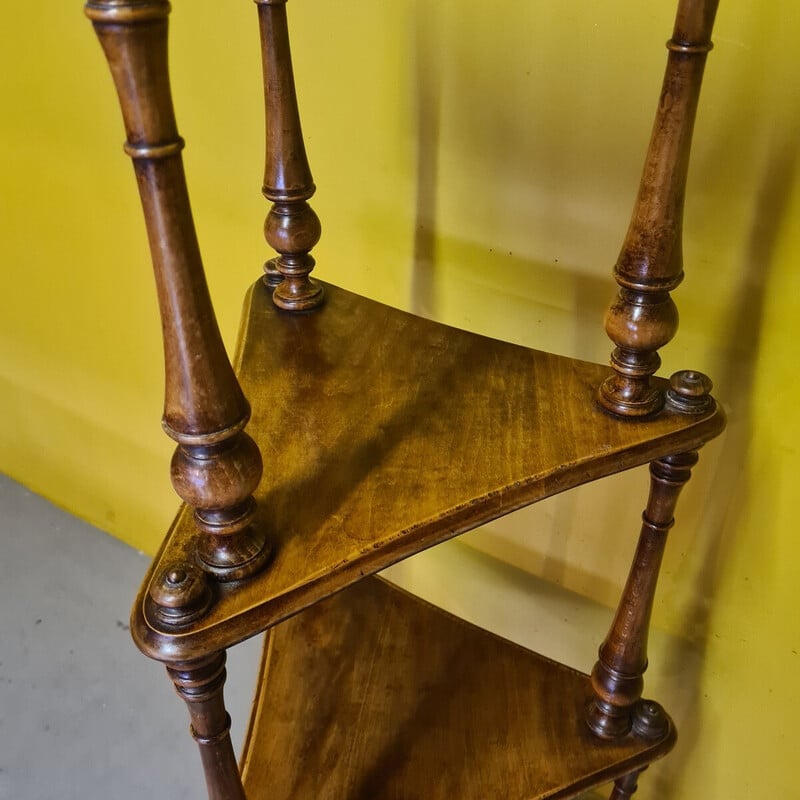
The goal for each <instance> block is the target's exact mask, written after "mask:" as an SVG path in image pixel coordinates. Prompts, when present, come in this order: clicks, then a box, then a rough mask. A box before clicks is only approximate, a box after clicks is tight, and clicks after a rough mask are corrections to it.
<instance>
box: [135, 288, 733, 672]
mask: <svg viewBox="0 0 800 800" xmlns="http://www.w3.org/2000/svg"><path fill="white" fill-rule="evenodd" d="M236 366H237V371H238V374H239V376H240V380H241V383H242V387H243V389H244V391H245V394H246V395H247V397H248V398H249V400H250V402H251V404H252V408H253V415H252V420H251V422H250V424H249V426H248V431H249V433H250V434H251V436H253V438H254V439H255V440H256V441H257V442H258V444H259V447H260V448H261V452H262V454H263V457H264V478H263V480H262V484H261V488H260V490H259V491H258V492H257V495H256V497H257V500H258V502H259V511H258V517H257V521H256V524H258V525H260V526H263V528H264V529H265V530H266V531H267V533H268V535H269V537H270V538H271V540H272V543H273V547H274V555H273V558H272V561H271V563H270V564H269V565H268V566H267V568H266V569H265V570H264V571H263V572H262V573H261V574H259V575H257V576H255V577H253V578H251V579H249V580H247V581H245V582H242V583H239V584H236V585H235V586H231V585H225V584H222V585H219V586H218V587H217V589H216V592H217V595H216V597H215V602H214V605H213V606H212V608H211V610H210V611H209V613H208V614H207V615H205V616H204V617H203V618H202V619H200V620H199V621H197V622H195V623H193V624H192V625H190V626H188V627H187V628H186V629H185V630H183V631H181V632H179V633H164V632H162V631H159V626H158V624H156V622H155V621H154V619H155V618H154V615H153V614H152V608H151V607H150V605H149V603H150V601H149V599H148V595H147V590H148V583H149V580H150V579H151V577H152V575H153V574H157V573H158V572H159V571H160V570H161V569H162V568H163V567H165V566H167V565H169V564H172V563H174V562H176V561H181V560H185V559H190V560H191V559H192V558H193V552H194V538H195V535H196V534H195V531H194V525H193V522H192V520H191V516H190V514H189V513H187V512H186V510H185V509H184V511H183V512H182V513H181V514H179V516H178V518H177V520H176V523H175V525H174V526H173V528H172V530H171V531H170V533H169V535H168V536H167V539H166V540H165V543H164V545H163V547H162V550H161V552H160V553H159V555H158V557H157V558H156V559H155V561H154V563H153V567H152V569H151V573H150V576H148V578H147V579H146V580H145V583H144V586H143V588H142V592H141V594H140V596H139V600H138V601H137V607H136V609H135V612H134V632H135V636H136V638H137V641H138V643H139V645H140V646H141V647H142V649H143V650H144V651H145V652H148V653H149V654H150V655H152V656H153V657H156V658H164V657H165V656H167V655H169V654H170V653H173V652H177V651H176V650H175V648H174V647H173V645H174V644H176V643H177V641H178V640H180V653H181V654H182V657H188V656H189V655H193V654H197V655H199V654H202V653H203V652H207V651H208V650H210V649H214V650H216V649H219V648H221V647H227V646H230V645H231V644H234V643H236V642H238V641H241V640H242V639H244V638H246V637H247V636H250V635H252V634H254V633H256V632H257V631H259V630H264V629H266V628H267V627H269V626H270V625H273V624H275V623H276V622H279V621H280V620H282V619H285V618H287V617H289V616H291V615H292V614H294V613H296V612H297V611H299V610H301V609H303V608H305V607H307V606H309V605H311V604H313V603H315V602H317V601H318V600H320V599H322V598H324V597H326V596H328V595H330V594H332V593H333V592H336V591H338V590H339V589H342V588H344V587H345V586H347V585H349V584H350V583H352V582H354V581H356V580H358V579H359V578H360V577H362V576H364V575H366V574H369V573H373V572H376V571H377V570H380V569H382V568H383V567H386V566H388V565H389V564H391V563H394V562H395V561H398V560H400V559H401V558H404V557H406V556H408V555H411V554H413V553H416V552H419V551H420V550H423V549H425V548H427V547H430V546H431V545H434V544H436V543H438V542H441V541H443V540H445V539H448V538H450V537H452V536H454V535H456V534H459V533H463V532H464V531H467V530H470V529H471V528H474V527H476V526H478V525H480V524H482V523H485V522H488V521H490V520H492V519H494V518H496V517H498V516H501V515H503V514H506V513H508V512H509V511H511V510H513V509H516V508H519V507H521V506H524V505H527V504H529V503H531V502H534V501H536V500H540V499H542V498H544V497H547V496H549V495H553V494H556V493H557V492H560V491H563V490H565V489H569V488H571V487H574V486H577V485H579V484H582V483H585V482H587V481H590V480H593V479H595V478H598V477H602V476H604V475H610V474H613V473H616V472H620V471H621V470H624V469H627V468H629V467H632V466H636V465H639V464H644V463H646V462H648V461H651V460H653V459H655V458H658V457H661V456H664V455H668V454H672V453H676V452H682V451H685V450H689V449H692V448H695V447H698V446H700V445H702V444H703V443H704V442H706V441H708V440H709V439H711V438H713V437H714V436H715V435H717V434H718V433H719V432H720V431H721V430H722V427H723V425H724V418H723V415H722V413H721V412H720V411H719V410H718V409H716V408H713V409H712V410H711V411H709V412H708V413H706V414H700V415H691V414H682V413H677V412H675V411H671V410H669V409H665V410H664V411H662V412H661V413H660V414H658V415H656V416H655V417H652V418H648V419H645V420H631V419H617V418H614V417H613V416H611V415H609V414H607V413H606V412H604V411H602V410H601V409H600V408H599V407H598V406H597V404H596V402H595V399H594V398H595V392H596V390H597V387H598V385H599V384H600V383H601V381H602V380H603V379H604V378H605V377H606V376H607V375H608V373H609V370H608V368H606V367H603V366H599V365H596V364H590V363H587V362H583V361H578V360H576V359H571V358H565V357H562V356H555V355H551V354H548V353H542V352H539V351H536V350H531V349H528V348H525V347H520V346H517V345H512V344H508V343H505V342H499V341H497V340H494V339H490V338H487V337H484V336H479V335H476V334H472V333H468V332H465V331H461V330H457V329H455V328H451V327H448V326H446V325H442V324H438V323H435V322H431V321H429V320H425V319H421V318H419V317H416V316H414V315H411V314H408V313H405V312H403V311H398V310H397V309H394V308H390V307H389V306H385V305H382V304H380V303H377V302H374V301H372V300H368V299H365V298H363V297H360V296H358V295H356V294H353V293H351V292H348V291H345V290H343V289H339V288H336V287H334V286H330V285H328V286H326V302H325V305H324V306H323V307H322V308H320V309H318V310H316V311H314V312H311V313H308V314H290V313H285V312H281V311H279V310H277V309H276V308H275V307H274V305H273V304H272V302H271V297H270V294H269V290H268V289H267V288H266V287H265V286H264V285H263V284H262V283H261V282H259V283H257V284H256V285H255V286H254V287H253V288H252V289H251V291H250V293H249V295H248V298H247V300H246V302H245V310H244V317H243V323H242V329H241V332H240V342H239V348H238V355H237V364H236ZM223 623H224V625H223Z"/></svg>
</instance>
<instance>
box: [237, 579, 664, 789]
mask: <svg viewBox="0 0 800 800" xmlns="http://www.w3.org/2000/svg"><path fill="white" fill-rule="evenodd" d="M590 696H591V689H590V685H589V678H588V676H586V675H584V674H582V673H580V672H577V671H575V670H573V669H570V668H568V667H565V666H563V665H561V664H558V663H556V662H554V661H551V660H549V659H546V658H544V657H543V656H540V655H538V654H536V653H533V652H531V651H529V650H525V649H524V648H522V647H519V646H517V645H515V644H513V643H511V642H508V641H506V640H504V639H501V638H499V637H497V636H495V635H493V634H490V633H488V632H487V631H484V630H482V629H480V628H477V627H475V626H473V625H471V624H469V623H466V622H464V621H463V620H460V619H458V618H457V617H454V616H452V615H450V614H448V613H446V612H443V611H441V610H440V609H437V608H435V607H434V606H431V605H429V604H428V603H425V602H424V601H422V600H419V599H418V598H415V597H413V596H411V595H409V594H407V593H405V592H403V591H401V590H399V589H397V588H395V587H393V586H392V585H391V584H389V583H387V582H385V581H383V580H381V579H379V578H367V579H365V580H363V581H361V582H360V583H357V584H356V585H354V586H352V587H350V588H349V589H346V590H345V591H343V592H341V593H339V594H338V595H335V596H333V597H331V598H329V599H328V600H325V601H323V602H322V603H319V604H317V605H316V606H314V607H312V608H310V609H308V610H306V611H304V612H303V613H301V614H299V615H297V616H295V617H293V618H292V619H290V620H288V621H287V622H284V623H282V624H280V625H278V626H276V627H275V628H273V629H272V630H271V631H270V632H269V633H268V638H267V643H266V646H265V651H264V662H263V664H262V672H261V677H260V681H259V688H258V691H257V695H256V701H255V707H254V711H253V718H252V720H251V727H250V731H249V733H248V737H247V741H246V743H245V749H244V754H243V756H242V772H243V778H244V783H245V788H246V790H247V797H248V799H249V800H267V798H269V800H356V799H358V800H445V799H446V800H454V798H458V800H490V798H502V799H503V800H533V798H566V797H573V796H575V795H576V794H578V793H579V792H581V791H582V790H585V789H587V788H590V787H592V786H596V785H599V784H601V783H604V782H606V781H609V780H612V779H614V778H616V777H619V776H620V775H623V774H625V773H627V772H630V771H631V770H633V769H636V768H639V767H642V766H644V765H646V764H648V763H650V762H652V761H654V760H655V759H657V758H659V757H660V756H662V755H664V754H665V753H666V752H668V751H669V750H670V748H671V747H672V745H673V744H674V741H675V734H674V729H673V728H672V727H670V730H669V732H668V733H667V735H666V736H664V737H663V738H662V739H660V740H658V741H656V742H652V741H643V740H641V739H638V738H636V737H633V736H628V737H626V738H625V739H623V740H621V741H619V742H613V743H610V742H603V741H600V740H598V739H597V738H596V737H595V736H593V734H592V733H591V732H590V731H589V729H588V728H587V726H586V724H585V722H584V709H585V706H586V703H587V702H588V700H589V698H590Z"/></svg>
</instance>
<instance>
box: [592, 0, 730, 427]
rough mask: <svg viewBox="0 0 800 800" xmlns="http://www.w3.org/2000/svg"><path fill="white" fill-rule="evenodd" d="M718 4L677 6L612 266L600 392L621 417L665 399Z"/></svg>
mask: <svg viewBox="0 0 800 800" xmlns="http://www.w3.org/2000/svg"><path fill="white" fill-rule="evenodd" d="M717 4H718V0H702V2H697V0H680V1H679V3H678V12H677V16H676V18H675V28H674V31H673V34H672V38H671V39H670V40H669V42H667V49H668V50H669V56H668V59H667V68H666V73H665V75H664V83H663V87H662V90H661V100H660V102H659V104H658V110H657V112H656V120H655V124H654V126H653V133H652V136H651V139H650V146H649V148H648V151H647V156H646V159H645V165H644V170H643V171H642V179H641V183H640V186H639V194H638V196H637V198H636V204H635V206H634V209H633V214H632V215H631V222H630V227H629V228H628V233H627V235H626V236H625V241H624V243H623V245H622V249H621V251H620V254H619V258H618V259H617V263H616V265H615V267H614V277H615V278H616V281H617V283H618V284H619V287H620V290H619V295H618V297H617V299H616V300H615V301H614V303H613V304H612V306H611V308H610V309H609V310H608V314H607V315H606V332H607V333H608V336H609V338H610V339H611V340H612V342H613V343H614V345H615V347H614V351H613V352H612V354H611V365H612V367H613V368H614V374H613V375H611V376H610V377H609V378H607V379H606V380H605V381H604V382H603V383H602V385H601V386H600V387H599V390H598V400H599V402H600V404H601V405H602V406H603V408H605V409H606V410H608V411H610V412H611V413H612V414H618V415H620V416H623V417H640V416H645V415H647V414H653V413H655V412H657V411H658V410H659V409H660V408H661V407H662V406H663V404H664V396H663V393H662V392H661V391H660V390H659V388H658V386H657V385H656V384H654V383H653V382H652V381H651V376H652V375H654V374H655V372H656V371H657V370H658V368H659V365H660V364H661V358H660V356H659V355H658V350H659V349H660V348H662V347H663V346H664V345H665V344H667V342H669V341H670V340H671V339H672V337H673V336H674V335H675V333H676V332H677V330H678V310H677V308H676V307H675V303H674V302H673V300H672V298H671V296H670V292H671V291H672V290H673V289H675V288H676V287H677V286H678V284H679V283H680V282H681V280H682V279H683V250H682V243H681V235H682V228H683V199H684V195H685V193H686V176H687V172H688V169H689V151H690V150H691V145H692V132H693V130H694V122H695V118H696V116H697V104H698V101H699V98H700V87H701V84H702V82H703V72H704V69H705V63H706V57H707V55H708V53H709V51H710V50H711V48H712V44H711V30H712V27H713V25H714V17H715V14H716V10H717Z"/></svg>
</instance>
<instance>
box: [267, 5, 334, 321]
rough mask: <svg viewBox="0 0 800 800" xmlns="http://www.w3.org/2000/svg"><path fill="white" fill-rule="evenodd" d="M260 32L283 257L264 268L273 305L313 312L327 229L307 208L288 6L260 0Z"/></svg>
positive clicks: (275, 236)
mask: <svg viewBox="0 0 800 800" xmlns="http://www.w3.org/2000/svg"><path fill="white" fill-rule="evenodd" d="M255 2H256V4H257V5H258V20H259V27H260V31H261V53H262V64H263V70H264V108H265V115H266V158H265V164H264V186H263V189H262V192H263V194H264V197H266V198H267V200H269V201H270V202H271V203H272V204H273V205H272V208H270V210H269V213H268V214H267V219H266V221H265V222H264V236H265V238H266V240H267V243H268V244H269V245H270V247H272V248H273V249H274V250H276V251H277V252H278V254H279V255H278V257H277V258H273V259H270V260H269V261H267V263H266V264H265V265H264V271H265V273H266V275H265V280H266V282H267V284H268V285H269V286H273V287H274V292H273V295H272V299H273V302H274V303H275V305H276V306H278V307H279V308H282V309H284V310H286V311H308V310H309V309H312V308H316V307H317V306H318V305H320V303H322V300H323V291H322V287H321V286H320V285H319V284H317V283H315V282H314V281H313V280H311V278H310V277H309V273H310V272H311V270H312V269H314V263H315V262H314V258H313V256H311V254H310V250H311V248H312V247H314V245H315V244H316V243H317V242H318V241H319V237H320V235H321V233H322V227H321V225H320V222H319V218H318V217H317V215H316V213H315V212H314V209H312V208H311V206H310V205H309V204H308V200H309V199H310V198H311V197H312V196H313V194H314V191H315V189H316V187H315V186H314V180H313V178H312V177H311V169H310V167H309V166H308V158H307V157H306V149H305V145H304V144H303V131H302V129H301V127H300V113H299V111H298V108H297V93H296V91H295V86H294V74H293V72H292V54H291V50H290V48H289V27H288V23H287V19H286V0H255Z"/></svg>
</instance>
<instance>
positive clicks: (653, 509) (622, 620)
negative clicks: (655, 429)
mask: <svg viewBox="0 0 800 800" xmlns="http://www.w3.org/2000/svg"><path fill="white" fill-rule="evenodd" d="M697 458H698V456H697V453H696V452H694V451H691V452H688V453H681V454H679V455H674V456H667V457H665V458H662V459H659V460H658V461H654V462H653V463H652V464H651V465H650V497H649V498H648V501H647V507H646V508H645V511H644V514H643V515H642V530H641V534H640V537H639V544H638V547H637V548H636V554H635V555H634V558H633V563H632V565H631V569H630V573H629V575H628V580H627V582H626V584H625V588H624V589H623V592H622V597H621V598H620V602H619V606H618V607H617V613H616V616H615V617H614V621H613V623H612V625H611V629H610V631H609V633H608V636H607V637H606V639H605V641H604V642H603V644H602V646H601V647H600V654H599V658H598V661H597V663H596V664H595V666H594V669H593V670H592V688H593V690H594V698H593V699H592V701H591V703H590V705H589V709H588V712H587V722H588V724H589V727H590V728H591V729H592V731H594V733H595V734H596V735H597V736H599V737H601V738H603V739H616V738H618V737H620V736H625V735H626V734H627V733H628V732H630V730H631V728H632V727H633V728H634V732H635V733H637V734H639V735H641V736H644V737H645V738H659V737H660V736H661V735H663V734H664V733H666V732H667V723H666V718H665V717H664V715H663V712H662V711H661V709H660V707H659V706H658V704H657V703H654V702H652V701H650V700H647V701H640V698H641V696H642V689H643V687H644V678H643V676H644V672H645V670H646V669H647V637H648V632H649V627H650V615H651V613H652V610H653V600H654V598H655V591H656V583H657V581H658V573H659V569H660V567H661V559H662V557H663V555H664V547H665V545H666V542H667V533H668V532H669V529H670V528H671V527H672V525H673V524H674V513H675V505H676V504H677V502H678V496H679V494H680V491H681V489H682V488H683V487H684V485H685V484H686V482H687V481H688V480H689V478H690V477H691V474H692V467H693V466H694V465H695V464H696V463H697Z"/></svg>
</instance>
